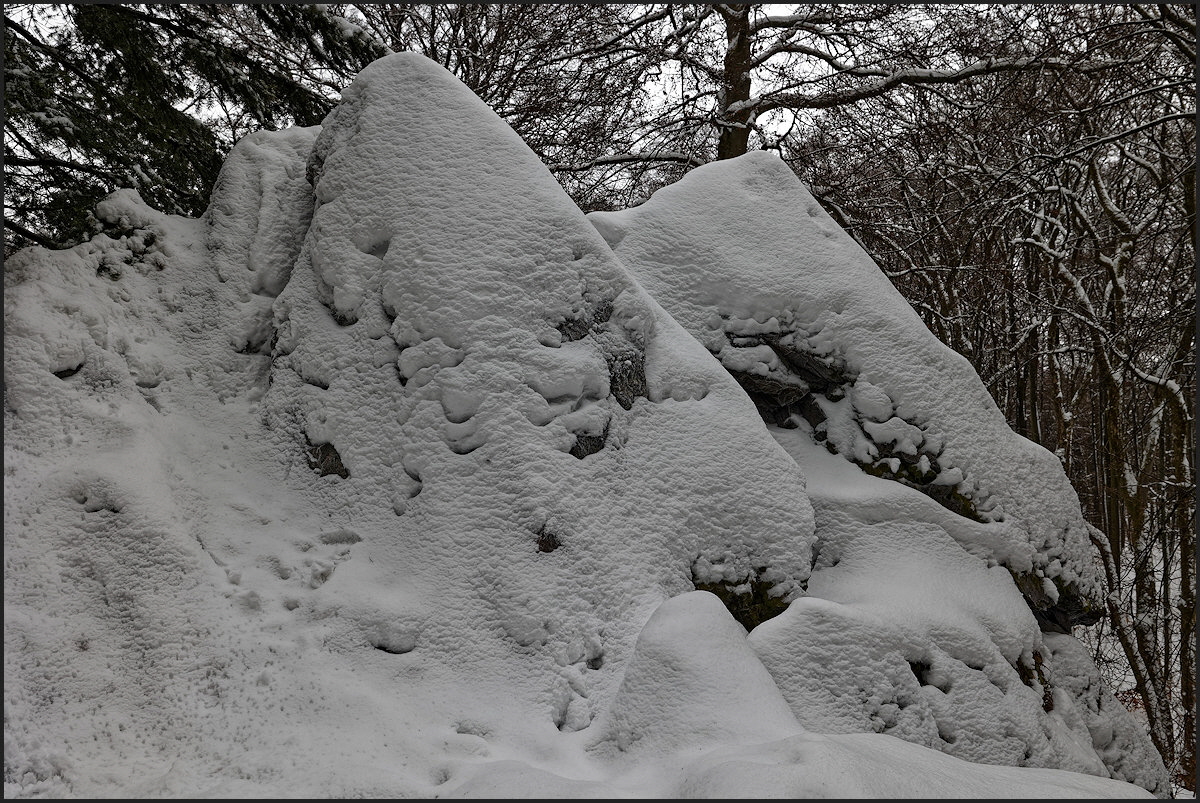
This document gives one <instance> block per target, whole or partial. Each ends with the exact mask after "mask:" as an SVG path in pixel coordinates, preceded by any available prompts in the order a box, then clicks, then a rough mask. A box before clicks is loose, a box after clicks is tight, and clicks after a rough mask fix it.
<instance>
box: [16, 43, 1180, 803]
mask: <svg viewBox="0 0 1200 803" xmlns="http://www.w3.org/2000/svg"><path fill="white" fill-rule="evenodd" d="M97 217H98V219H99V220H100V221H101V223H102V224H103V229H104V231H103V233H100V234H97V236H96V237H95V238H93V239H92V240H91V241H90V242H89V243H85V244H83V245H80V246H77V247H75V248H72V249H69V250H66V251H59V252H49V251H45V250H43V249H39V248H33V249H29V250H27V251H24V252H22V253H20V254H18V255H16V256H14V257H13V258H11V259H10V260H8V262H7V263H6V265H5V349H4V351H5V430H4V434H5V447H4V448H5V484H4V490H5V505H4V527H5V536H4V538H5V550H4V558H5V606H4V620H5V628H4V647H5V650H4V707H5V724H4V738H5V742H4V753H5V797H37V796H46V797H126V796H127V797H352V796H371V797H435V796H436V797H614V798H620V797H844V796H851V797H984V798H987V797H1118V798H1123V797H1150V796H1153V793H1156V794H1158V795H1160V796H1162V795H1165V794H1166V793H1167V788H1168V787H1167V782H1166V777H1165V772H1164V770H1163V768H1162V765H1161V762H1159V761H1158V760H1157V758H1156V756H1155V755H1154V753H1153V750H1152V749H1151V747H1150V745H1149V741H1148V739H1147V737H1146V736H1145V734H1144V733H1143V732H1142V731H1141V730H1140V729H1139V727H1138V725H1137V724H1136V723H1135V722H1134V721H1133V720H1132V718H1131V717H1129V715H1128V714H1126V713H1125V712H1124V711H1123V710H1122V709H1121V707H1120V706H1119V704H1117V703H1116V701H1115V700H1113V698H1112V696H1111V695H1110V694H1109V693H1108V691H1107V690H1105V689H1103V688H1102V686H1101V684H1100V680H1099V675H1098V673H1097V671H1096V669H1095V667H1094V666H1093V665H1092V664H1091V662H1090V660H1089V659H1088V657H1087V655H1086V653H1085V651H1084V650H1083V649H1082V648H1081V646H1080V645H1079V643H1078V642H1077V641H1076V640H1075V639H1073V638H1072V637H1071V636H1070V635H1067V634H1065V633H1058V632H1052V630H1051V631H1047V632H1043V630H1042V625H1046V626H1052V624H1053V622H1054V621H1056V618H1055V617H1058V618H1059V620H1061V619H1062V618H1063V617H1066V618H1067V619H1070V617H1072V616H1080V615H1084V614H1086V609H1087V606H1088V604H1089V600H1093V599H1094V598H1095V595H1096V594H1097V593H1099V592H1098V588H1097V580H1096V577H1095V574H1094V570H1093V569H1092V562H1091V556H1090V552H1089V551H1088V549H1089V548H1088V546H1087V539H1086V537H1083V536H1082V535H1081V533H1082V530H1081V528H1082V519H1081V517H1080V515H1079V507H1078V502H1077V500H1076V499H1075V496H1074V493H1073V492H1072V491H1071V489H1070V486H1069V484H1068V483H1067V481H1066V478H1065V477H1064V476H1062V472H1061V469H1059V468H1058V464H1057V462H1056V461H1055V460H1054V458H1053V456H1051V455H1049V454H1048V453H1045V452H1044V450H1040V449H1039V447H1036V446H1034V445H1033V444H1030V443H1029V442H1027V441H1024V440H1023V439H1020V438H1018V437H1017V436H1016V435H1014V434H1013V433H1012V432H1011V431H1009V430H1008V429H1007V427H1005V426H1004V425H1003V420H1002V418H1000V417H999V413H998V411H996V410H995V406H994V404H991V401H990V399H988V398H986V393H985V392H983V390H982V385H981V384H979V381H978V378H977V377H975V375H974V374H973V373H972V372H971V371H970V368H969V366H967V365H966V363H965V361H962V360H961V358H958V357H957V355H954V354H953V353H951V352H948V351H946V350H945V349H943V348H941V347H940V346H939V345H938V344H936V341H935V340H934V339H933V338H932V336H931V335H930V334H929V333H928V331H927V330H925V328H924V327H923V326H922V325H921V324H920V321H919V319H917V317H916V316H915V314H913V313H912V311H911V310H910V309H908V308H907V305H904V304H903V300H902V299H900V298H899V296H898V295H896V294H895V291H894V290H892V289H891V287H890V285H889V284H888V283H887V280H886V278H884V277H883V276H882V274H880V273H879V271H878V269H877V268H875V266H874V265H873V264H871V263H870V260H869V259H868V258H867V257H866V255H865V254H863V253H862V252H861V250H859V249H858V247H857V246H856V245H855V244H854V243H853V241H852V240H851V239H850V238H849V237H847V236H846V235H845V234H844V233H842V232H841V231H840V230H837V228H836V226H834V225H833V224H832V222H831V221H829V219H828V218H827V217H824V216H823V213H821V212H820V211H819V207H817V206H816V204H815V202H812V200H811V197H809V196H808V195H807V192H806V191H805V190H804V188H803V187H802V186H801V185H800V184H799V182H798V181H797V180H796V179H795V178H794V177H793V176H792V175H791V174H790V173H788V172H787V171H786V168H785V167H783V165H782V164H781V163H779V162H778V160H775V159H774V157H771V156H768V155H765V154H751V155H749V156H746V157H743V158H741V159H738V160H733V161H731V162H727V163H721V164H716V165H712V166H709V167H705V168H701V169H698V170H696V171H694V172H693V173H691V174H689V176H688V177H686V178H685V179H684V180H683V181H681V182H679V183H678V184H677V185H675V186H673V187H669V188H667V189H666V190H663V191H661V192H660V193H659V194H657V195H656V196H654V197H653V198H652V199H650V201H648V202H647V203H646V204H644V205H643V206H641V207H637V208H635V209H632V210H627V211H624V212H619V213H612V214H606V215H593V216H590V218H589V217H585V216H584V215H583V214H582V213H581V212H579V210H578V209H577V208H575V207H574V205H573V204H572V203H571V202H570V200H569V199H568V198H567V197H566V196H565V195H564V194H563V192H562V191H561V189H560V188H559V187H558V185H557V183H556V182H555V180H554V179H553V177H552V176H551V175H550V174H549V173H548V172H547V171H546V169H545V168H544V167H543V166H542V165H541V163H540V162H539V161H538V160H537V158H536V157H535V156H534V155H533V154H532V153H531V152H530V151H529V149H528V148H526V147H525V145H524V144H523V143H522V142H521V141H520V139H519V138H518V137H517V136H516V135H515V134H514V133H513V132H512V131H511V130H510V129H509V128H508V127H507V126H506V125H505V124H504V123H503V122H502V121H501V120H500V119H499V118H497V117H496V116H495V115H494V114H493V113H492V112H491V111H490V110H489V109H487V108H486V106H484V105H483V104H482V103H481V102H480V101H478V100H477V99H476V98H475V97H474V96H473V95H472V94H471V93H470V92H469V91H468V90H467V89H466V88H465V87H464V86H462V85H461V84H460V83H459V82H458V81H457V80H456V79H454V78H453V77H452V76H450V75H449V74H448V73H446V72H445V71H444V70H442V69H441V68H440V67H438V66H437V65H434V64H432V63H431V62H429V61H426V60H424V59H422V58H421V57H418V56H414V55H410V54H400V55H396V56H390V57H388V58H386V59H383V60H381V61H379V62H376V63H375V64H373V65H371V66H370V67H369V68H368V69H367V70H365V71H364V72H363V74H362V75H361V76H360V77H359V78H358V80H357V81H356V82H355V83H354V84H353V85H352V86H351V87H349V88H348V89H347V90H346V91H345V92H344V93H343V101H342V104H341V105H340V106H339V107H338V108H337V110H335V111H334V112H333V113H332V114H331V115H330V116H329V118H328V119H327V120H326V121H325V123H324V125H323V126H320V127H315V128H309V129H292V130H289V131H283V132H276V133H267V132H261V133H259V134H255V135H252V136H251V137H248V138H247V139H246V140H243V141H242V142H241V143H239V145H238V146H237V147H236V148H235V150H234V152H233V153H232V154H231V155H230V157H229V159H228V160H227V162H226V165H225V168H224V170H223V171H222V175H221V178H220V180H219V181H218V185H217V187H216V189H215V190H214V193H213V198H212V202H211V206H210V208H209V211H208V213H207V214H206V215H205V216H204V217H203V218H202V219H199V220H191V219H184V218H179V217H173V216H167V215H163V214H161V213H159V212H156V211H154V210H152V209H149V208H148V207H146V206H145V205H144V204H142V203H141V201H140V199H138V198H137V196H136V194H135V193H133V192H132V191H121V192H118V193H115V194H114V195H113V196H111V197H110V198H109V199H108V200H107V201H106V202H104V203H103V204H101V205H100V207H99V208H98V209H97ZM785 358H786V359H785ZM797 366H798V367H797ZM755 375H757V376H760V377H766V378H767V379H769V380H771V381H769V382H766V383H765V384H764V383H762V382H759V383H758V384H756V383H755V380H754V379H752V377H753V376H755ZM739 380H740V382H739ZM744 387H745V388H749V389H751V390H752V391H753V395H754V398H753V399H752V398H751V396H750V395H747V393H746V391H745V390H744V389H743V388H744ZM765 398H769V399H774V400H775V401H777V402H780V403H779V404H777V405H776V409H775V412H777V413H780V414H779V415H778V416H777V417H776V418H775V419H772V421H771V422H770V423H769V424H768V423H764V418H763V415H762V414H760V411H762V409H763V404H764V401H763V400H764V399H765ZM756 403H757V404H756ZM814 410H818V411H819V412H813V411H814ZM780 411H781V412H780ZM922 460H924V461H925V462H924V463H922V462H921V461H922ZM893 461H894V462H893ZM1023 591H1024V594H1023V593H1022V592H1023ZM1031 606H1032V608H1031ZM1034 609H1036V610H1037V611H1038V613H1037V616H1035V613H1034ZM1081 612H1082V613H1081ZM1047 623H1050V624H1049V625H1047Z"/></svg>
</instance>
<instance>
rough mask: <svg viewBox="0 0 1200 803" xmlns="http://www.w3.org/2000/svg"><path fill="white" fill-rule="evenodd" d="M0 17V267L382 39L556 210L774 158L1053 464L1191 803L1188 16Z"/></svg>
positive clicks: (109, 11)
mask: <svg viewBox="0 0 1200 803" xmlns="http://www.w3.org/2000/svg"><path fill="white" fill-rule="evenodd" d="M4 24H5V31H4V33H5V46H4V50H5V64H4V80H5V85H4V107H5V124H4V180H5V193H4V195H5V209H4V236H5V253H6V254H9V253H11V252H12V251H13V250H15V249H18V248H22V247H25V246H29V245H40V246H43V247H47V248H62V247H66V246H69V245H72V244H75V243H78V242H80V241H82V240H84V239H86V238H87V237H88V236H90V235H91V234H92V233H93V232H94V231H96V230H97V229H98V227H99V224H98V223H96V221H95V218H94V217H93V216H92V214H91V210H92V208H93V207H94V206H95V204H96V202H97V201H99V200H100V199H102V198H103V197H104V196H105V195H107V194H108V193H109V192H111V191H112V190H114V189H117V188H120V187H133V188H135V189H137V190H138V192H139V193H140V194H141V195H142V197H143V198H144V199H145V200H146V201H147V202H148V203H150V204H151V205H153V206H155V207H157V208H159V209H161V210H163V211H165V212H169V213H174V214H184V215H190V216H196V215H199V214H200V213H201V212H202V211H203V210H204V208H205V206H206V205H207V202H208V197H209V192H210V190H211V187H212V184H213V182H214V180H215V178H216V175H217V171H218V169H219V168H220V166H221V163H222V160H223V158H224V155H225V154H226V153H227V152H228V150H229V148H230V147H231V146H232V145H233V143H234V142H236V141H237V140H238V139H240V138H241V137H242V136H244V135H246V134H248V133H250V132H252V131H255V130H259V129H262V128H267V129H277V128H282V127H286V126H291V125H302V126H309V125H317V124H319V123H320V122H321V119H322V118H323V116H324V115H325V114H326V113H327V112H328V111H329V110H330V109H331V108H332V106H333V104H334V102H335V101H336V99H337V97H338V92H339V90H340V89H341V87H343V86H345V85H346V84H348V83H349V82H350V80H351V79H352V78H353V76H354V75H355V74H356V73H357V72H358V71H359V70H361V69H362V68H363V67H364V66H366V65H367V64H368V63H370V62H371V61H373V60H374V59H376V58H378V57H380V56H382V55H384V54H385V53H387V52H389V51H401V50H414V51H418V52H420V53H423V54H424V55H426V56H428V57H430V58H432V59H434V60H436V61H438V62H439V63H441V64H443V65H445V66H446V67H447V68H448V69H450V70H451V71H452V72H453V73H454V74H455V75H456V76H458V78H459V79H461V80H462V81H463V82H464V83H466V84H467V85H468V86H469V87H471V89H472V90H474V91H475V92H476V94H478V95H479V97H480V98H482V99H483V100H484V101H486V102H487V103H488V104H489V105H490V106H491V107H492V108H493V109H494V110H495V111H496V112H497V113H498V114H500V116H502V117H503V118H504V119H505V120H506V121H507V122H508V123H509V125H511V126H512V127H513V128H514V129H515V130H516V131H517V132H518V133H519V134H520V135H521V136H522V137H523V138H524V139H525V141H526V143H527V144H528V145H529V146H530V147H531V148H532V149H533V150H534V151H535V152H536V153H537V154H538V155H539V156H540V157H541V158H542V159H543V161H544V162H545V163H546V164H547V166H548V167H549V169H550V170H551V171H552V172H553V173H554V175H555V176H556V177H557V178H558V179H559V180H560V182H561V183H562V185H563V187H564V188H565V189H566V190H567V192H568V193H570V195H571V196H572V198H574V199H575V201H576V203H577V204H578V205H579V206H580V208H582V209H583V210H584V211H594V210H605V209H620V208H624V207H627V206H629V205H632V204H636V203H639V202H640V201H641V200H643V199H644V198H646V197H647V196H648V195H649V194H650V193H652V192H653V191H654V190H655V189H657V188H659V187H662V186H665V185H666V184H669V183H671V182H673V181H675V180H677V179H678V178H679V177H680V176H682V175H683V174H684V173H686V172H687V171H688V170H689V169H691V168H692V167H695V166H698V165H701V164H704V163H706V162H710V161H713V160H716V159H725V158H730V157H734V156H738V155H740V154H742V153H745V152H746V151H747V150H753V149H770V150H774V151H776V152H778V153H779V155H780V156H781V157H782V158H783V159H784V160H785V161H786V162H787V163H788V164H789V165H791V166H792V168H793V169H794V170H795V171H796V173H797V174H798V175H799V176H800V177H801V178H802V179H803V180H804V181H806V182H807V183H809V184H810V185H811V187H812V189H813V191H814V194H815V195H816V196H817V198H818V199H819V200H820V202H821V203H822V205H823V206H824V207H825V209H826V210H827V211H828V212H829V213H830V214H831V215H833V216H834V217H835V219H837V220H838V222H839V223H840V224H841V225H842V226H843V227H844V228H845V229H846V230H847V231H849V232H850V233H851V234H852V235H853V236H854V237H855V238H856V239H857V240H858V241H859V242H860V243H861V244H862V245H863V247H864V248H865V249H866V250H867V251H868V252H869V253H870V254H871V255H872V256H873V257H874V259H875V260H876V262H878V264H879V265H880V266H881V267H882V268H883V270H884V271H885V272H886V273H887V274H888V276H889V277H890V278H891V279H892V281H893V282H894V283H895V285H896V286H897V288H899V289H900V291H901V292H902V293H903V294H904V295H905V297H906V298H907V299H908V300H909V302H911V303H912V305H913V306H914V307H915V308H916V310H917V311H918V312H919V313H920V315H921V317H922V318H923V320H924V321H925V323H926V325H928V326H929V328H930V329H931V330H932V331H933V332H934V333H936V334H937V335H938V337H940V338H941V339H942V340H943V341H944V342H945V343H946V344H947V345H949V346H950V347H952V348H953V349H955V350H956V351H958V352H960V353H961V354H963V355H965V356H966V357H967V358H968V359H969V360H970V361H971V362H972V364H973V365H974V367H975V369H976V370H977V371H978V373H979V374H980V376H981V377H982V378H983V380H984V382H985V383H986V384H987V387H988V389H989V390H990V391H991V393H992V395H993V397H994V398H995V399H996V402H997V404H999V406H1000V408H1001V410H1003V411H1004V413H1005V415H1006V417H1007V419H1008V421H1009V423H1010V424H1011V425H1012V427H1013V428H1014V429H1015V430H1016V431H1017V432H1019V433H1021V434H1023V435H1025V436H1026V437H1028V438H1030V439H1032V440H1034V441H1036V442H1038V443H1040V444H1042V445H1043V446H1045V447H1046V448H1047V449H1049V450H1051V451H1052V452H1054V453H1055V454H1057V455H1058V456H1059V458H1060V459H1061V460H1062V462H1063V465H1064V467H1065V468H1066V471H1067V474H1068V476H1069V477H1070V478H1071V481H1072V483H1073V484H1074V486H1075V488H1076V489H1077V491H1078V493H1079V496H1080V500H1081V502H1082V505H1083V510H1084V514H1085V516H1086V517H1087V519H1088V521H1089V522H1090V524H1092V525H1093V526H1094V530H1093V540H1094V542H1095V545H1096V547H1097V552H1098V555H1099V559H1100V560H1101V561H1102V562H1103V569H1104V573H1105V576H1106V578H1107V580H1108V584H1109V589H1110V596H1109V599H1108V611H1107V614H1108V616H1107V618H1106V619H1103V620H1102V621H1101V622H1099V623H1098V624H1097V625H1096V626H1094V627H1093V628H1090V629H1087V630H1082V629H1080V630H1079V632H1077V633H1076V635H1077V636H1079V637H1081V638H1083V639H1084V640H1085V642H1086V643H1088V644H1089V645H1090V646H1092V648H1093V650H1094V652H1095V655H1096V659H1097V662H1098V664H1099V665H1100V666H1101V668H1102V669H1103V670H1104V671H1105V672H1106V673H1107V674H1108V676H1109V679H1110V683H1111V686H1112V688H1113V689H1114V690H1117V695H1118V697H1119V698H1120V699H1122V701H1123V702H1124V703H1125V704H1126V705H1127V706H1128V707H1130V708H1131V709H1134V710H1137V711H1141V712H1143V713H1144V715H1145V719H1146V724H1147V728H1148V729H1149V732H1150V735H1151V738H1152V740H1153V742H1154V744H1155V746H1156V747H1157V748H1158V750H1159V752H1160V753H1162V755H1163V757H1164V760H1165V762H1166V764H1167V766H1168V767H1169V768H1170V769H1171V771H1172V773H1173V776H1174V781H1175V783H1176V784H1177V786H1178V787H1180V788H1184V789H1188V790H1192V791H1193V792H1194V790H1195V752H1196V750H1195V733H1196V721H1195V711H1196V705H1195V677H1196V670H1195V646H1194V644H1195V643H1194V633H1195V590H1194V587H1195V553H1196V550H1195V536H1194V531H1195V519H1194V517H1195V473H1194V471H1195V470H1194V459H1193V456H1194V455H1195V443H1194V420H1193V416H1194V404H1193V400H1194V398H1195V364H1194V353H1195V343H1194V333H1195V286H1196V276H1195V246H1196V206H1195V203H1196V190H1195V166H1196V149H1195V92H1196V81H1195V75H1194V65H1195V60H1196V17H1195V6H1194V5H1183V4H1156V5H1148V4H1104V5H1099V4H1065V5H1050V4H1037V5H1033V4H1029V5H1019V4H1004V5H990V6H977V5H971V6H968V5H953V4H951V5H930V6H924V5H869V4H849V5H826V4H804V5H795V6H793V5H771V6H763V5H681V4H671V5H629V4H621V5H603V4H587V5H568V4H494V5H489V4H467V5H446V6H439V5H420V4H386V5H380V4H370V5H353V4H351V5H346V4H333V5H323V6H315V5H274V4H260V5H253V4H248V5H220V6H217V5H207V6H205V5H192V4H184V5H153V4H122V5H71V4H57V5H54V4H37V5H33V4H26V5H22V4H6V5H5V7H4ZM747 225H753V221H747ZM1043 626H1046V624H1045V623H1044V624H1043Z"/></svg>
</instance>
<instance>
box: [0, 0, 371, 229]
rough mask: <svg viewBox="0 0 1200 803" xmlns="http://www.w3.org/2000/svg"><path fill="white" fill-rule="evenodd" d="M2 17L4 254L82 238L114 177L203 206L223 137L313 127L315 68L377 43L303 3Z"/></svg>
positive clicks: (323, 102)
mask: <svg viewBox="0 0 1200 803" xmlns="http://www.w3.org/2000/svg"><path fill="white" fill-rule="evenodd" d="M4 25H5V28H4V49H5V96H4V106H5V109H4V111H5V126H4V163H5V180H6V181H5V245H6V251H9V250H11V249H12V248H14V247H20V246H22V245H28V244H30V243H37V244H40V245H45V246H51V247H55V246H62V245H67V244H70V243H74V242H78V241H79V240H81V239H82V238H83V237H85V236H86V235H87V233H88V232H87V221H88V218H89V212H90V210H91V209H92V207H94V206H95V204H96V202H97V201H98V200H100V199H101V198H102V197H104V195H105V194H107V193H108V192H111V191H112V190H114V189H117V188H119V187H127V186H131V187H134V188H135V189H137V190H138V191H139V192H140V193H141V194H142V195H143V197H144V198H145V199H146V201H147V202H149V203H150V204H151V205H153V206H155V207H157V208H160V209H163V210H164V211H167V212H171V213H179V214H188V215H196V214H199V213H200V212H201V211H203V209H204V206H205V204H206V203H207V201H208V194H209V190H210V189H211V187H212V183H213V181H214V180H215V179H216V175H217V171H218V170H219V168H220V166H221V161H222V159H223V157H224V154H225V152H226V151H227V150H228V147H229V145H230V144H231V143H232V141H234V140H236V139H237V138H238V137H240V136H242V135H243V134H245V133H248V132H249V131H251V130H254V129H258V128H268V129H273V128H279V127H282V126H287V125H293V124H298V125H314V124H316V123H319V122H320V120H321V118H322V117H323V116H324V114H325V113H326V112H327V111H328V110H329V108H330V107H331V104H332V100H331V95H332V93H330V92H329V91H328V90H327V89H326V88H325V87H322V86H320V85H319V83H318V78H319V76H321V75H322V74H324V75H332V76H333V77H334V78H335V80H336V79H349V78H350V77H352V76H353V74H354V73H355V72H356V71H357V70H358V69H360V68H361V66H362V65H363V64H366V63H368V62H369V61H371V60H372V59H374V58H376V57H378V56H379V55H382V54H383V52H384V51H383V49H382V48H381V47H379V46H377V45H375V44H373V43H372V42H371V40H370V39H368V38H366V37H365V36H361V35H358V34H356V33H355V32H354V31H353V30H352V29H349V28H347V27H345V26H343V25H341V24H340V22H339V21H338V20H337V19H335V18H334V17H331V16H329V15H327V14H325V13H324V12H323V11H322V10H321V9H320V8H319V7H317V6H309V5H285V4H254V5H244V6H232V5H192V4H180V5H166V4H160V5H149V4H136V5H134V4H120V5H99V4H95V5H93V4H86V5H84V4H79V5H56V6H49V5H39V6H33V5H28V6H21V5H6V6H5V9H4ZM251 34H253V35H251ZM272 44H273V45H274V48H273V49H274V50H275V51H276V52H281V53H282V52H285V51H286V52H288V53H290V54H293V55H295V56H296V57H299V58H302V59H304V60H305V62H306V63H307V64H308V65H309V66H310V71H309V72H307V73H306V72H302V71H299V70H296V69H295V68H294V65H293V64H292V63H290V62H289V61H288V60H285V59H282V58H281V59H278V60H270V59H264V58H263V54H264V53H265V52H271V50H272V47H271V45H272Z"/></svg>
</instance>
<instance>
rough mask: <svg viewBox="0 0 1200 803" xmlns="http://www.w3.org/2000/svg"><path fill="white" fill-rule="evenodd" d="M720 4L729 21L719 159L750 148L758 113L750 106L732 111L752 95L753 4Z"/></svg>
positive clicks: (719, 9) (734, 155)
mask: <svg viewBox="0 0 1200 803" xmlns="http://www.w3.org/2000/svg"><path fill="white" fill-rule="evenodd" d="M716 8H717V12H718V13H719V14H720V15H721V18H722V19H723V20H724V21H725V61H724V65H725V70H724V73H723V74H722V81H721V96H720V107H721V108H720V111H719V113H720V118H719V121H718V125H719V126H720V128H721V133H720V137H719V139H718V140H717V159H733V158H734V157H736V156H741V155H742V154H744V153H745V152H746V148H747V146H748V144H749V142H750V122H751V120H752V118H753V113H754V111H753V109H751V108H750V107H749V106H747V107H745V108H743V109H740V110H735V111H733V112H730V111H729V109H730V108H731V107H732V106H733V105H734V104H736V103H740V102H742V101H747V100H749V99H750V70H751V50H750V46H751V42H752V40H751V36H750V6H748V5H738V6H727V5H719V6H717V7H716Z"/></svg>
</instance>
